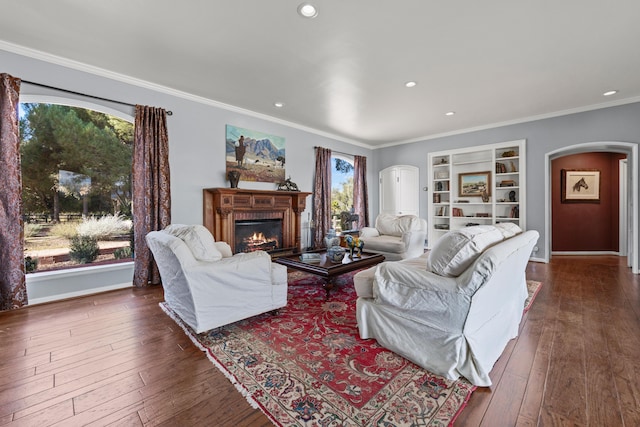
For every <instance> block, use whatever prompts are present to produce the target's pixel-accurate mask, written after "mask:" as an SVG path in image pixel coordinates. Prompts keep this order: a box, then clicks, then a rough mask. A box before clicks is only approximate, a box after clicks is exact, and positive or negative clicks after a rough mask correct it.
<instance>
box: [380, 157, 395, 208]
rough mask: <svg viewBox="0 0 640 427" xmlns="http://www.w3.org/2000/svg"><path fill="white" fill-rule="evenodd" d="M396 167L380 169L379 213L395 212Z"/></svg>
mask: <svg viewBox="0 0 640 427" xmlns="http://www.w3.org/2000/svg"><path fill="white" fill-rule="evenodd" d="M397 181H398V174H397V169H396V168H394V167H389V168H386V169H383V170H381V171H380V213H381V214H382V213H388V214H395V213H396V186H397Z"/></svg>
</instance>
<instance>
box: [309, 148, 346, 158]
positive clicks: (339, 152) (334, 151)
mask: <svg viewBox="0 0 640 427" xmlns="http://www.w3.org/2000/svg"><path fill="white" fill-rule="evenodd" d="M313 148H324V147H320V146H319V145H316V146H315V147H313ZM330 150H331V149H330ZM331 152H332V153H338V154H344V155H345V156H351V157H354V156H356V154H351V153H344V152H342V151H337V150H331Z"/></svg>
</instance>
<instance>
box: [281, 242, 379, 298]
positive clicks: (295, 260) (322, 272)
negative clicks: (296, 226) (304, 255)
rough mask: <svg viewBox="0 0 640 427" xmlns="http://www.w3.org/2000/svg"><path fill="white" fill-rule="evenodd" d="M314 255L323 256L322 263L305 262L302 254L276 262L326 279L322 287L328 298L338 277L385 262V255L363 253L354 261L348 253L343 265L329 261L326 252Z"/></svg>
mask: <svg viewBox="0 0 640 427" xmlns="http://www.w3.org/2000/svg"><path fill="white" fill-rule="evenodd" d="M313 253H317V254H319V255H320V256H321V259H320V262H315V263H312V262H303V261H301V260H300V254H298V255H288V256H283V257H279V258H276V259H275V260H274V262H277V263H278V264H282V265H286V266H287V267H289V268H292V269H294V270H299V271H304V272H306V273H311V274H315V275H316V276H320V277H322V278H323V279H324V283H323V284H322V287H323V288H324V289H325V290H326V291H327V298H329V292H330V291H331V289H333V288H334V286H335V281H334V279H335V278H336V277H337V276H340V275H341V274H344V273H349V272H351V271H355V270H359V269H361V268H364V267H368V266H371V265H374V264H378V263H381V262H382V261H384V255H380V254H374V253H369V252H363V253H362V256H361V257H359V258H353V259H351V258H349V254H348V253H347V254H346V255H345V256H344V259H343V260H342V262H341V263H333V262H331V261H329V260H328V259H327V251H326V250H320V251H313Z"/></svg>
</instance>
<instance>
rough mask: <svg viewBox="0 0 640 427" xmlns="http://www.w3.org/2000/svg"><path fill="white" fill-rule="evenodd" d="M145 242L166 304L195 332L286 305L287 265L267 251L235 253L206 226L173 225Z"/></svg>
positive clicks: (148, 236) (151, 234)
mask: <svg viewBox="0 0 640 427" xmlns="http://www.w3.org/2000/svg"><path fill="white" fill-rule="evenodd" d="M146 241H147V244H148V245H149V248H150V249H151V252H152V253H153V256H154V258H155V260H156V263H157V264H158V269H159V270H160V277H161V279H162V287H163V288H164V298H165V301H166V303H167V304H168V305H169V307H170V308H171V309H172V310H173V311H174V312H175V313H176V314H177V315H178V316H179V317H180V318H181V319H182V320H183V321H184V322H185V323H187V324H188V325H189V326H191V328H193V329H194V330H195V331H196V333H200V332H204V331H208V330H210V329H213V328H217V327H219V326H223V325H227V324H229V323H233V322H236V321H238V320H242V319H246V318H248V317H251V316H255V315H257V314H261V313H265V312H267V311H271V310H275V309H278V308H280V307H284V306H285V305H286V304H287V269H286V267H284V266H282V265H278V264H274V263H272V262H271V257H270V256H269V254H267V253H266V252H263V251H257V252H251V253H240V254H235V255H232V253H231V248H230V247H229V245H228V244H227V243H225V242H215V241H214V239H213V236H212V235H211V233H210V232H209V230H207V229H206V228H205V227H204V226H202V225H181V224H172V225H170V226H168V227H167V228H165V229H164V230H162V231H152V232H150V233H148V234H147V236H146Z"/></svg>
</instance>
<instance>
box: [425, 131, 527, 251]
mask: <svg viewBox="0 0 640 427" xmlns="http://www.w3.org/2000/svg"><path fill="white" fill-rule="evenodd" d="M525 156H526V141H525V140H518V141H510V142H503V143H498V144H489V145H482V146H475V147H470V148H462V149H456V150H448V151H439V152H434V153H430V154H429V157H428V170H429V183H428V191H429V196H428V207H427V209H428V212H429V220H428V221H429V236H428V247H429V248H430V247H432V246H433V244H434V243H435V242H436V241H437V240H438V239H439V238H440V236H441V235H442V234H444V233H446V232H447V231H449V230H455V229H460V228H463V227H468V226H470V225H480V224H496V223H500V222H513V223H516V224H518V225H519V226H520V227H521V228H522V229H525V227H526V219H525V213H526V209H525V203H526V197H525V196H526V193H525V192H526V182H525V180H526V173H525V166H526V162H525Z"/></svg>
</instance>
